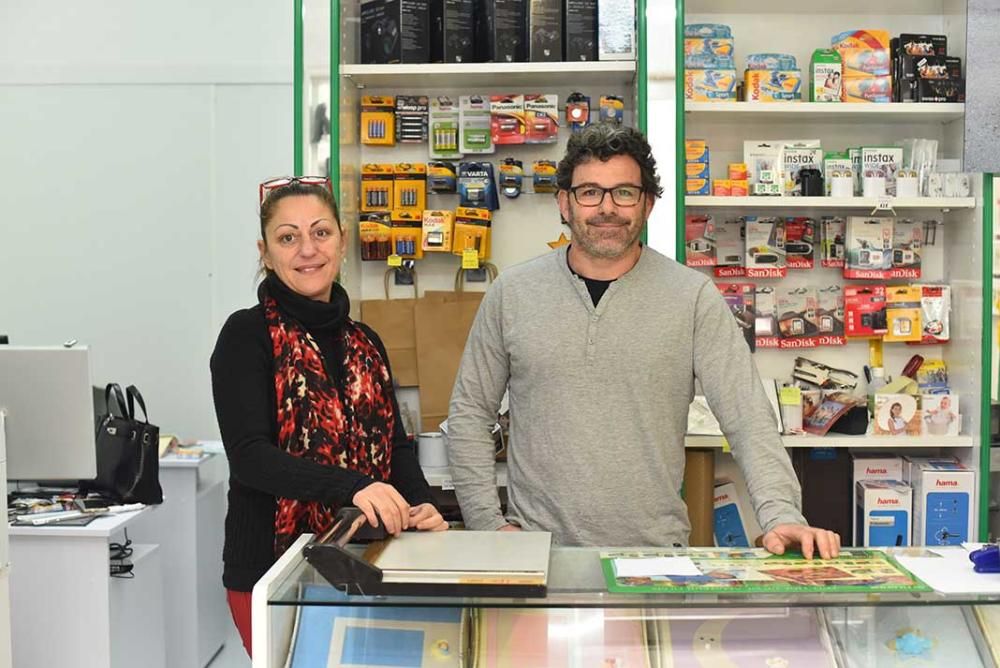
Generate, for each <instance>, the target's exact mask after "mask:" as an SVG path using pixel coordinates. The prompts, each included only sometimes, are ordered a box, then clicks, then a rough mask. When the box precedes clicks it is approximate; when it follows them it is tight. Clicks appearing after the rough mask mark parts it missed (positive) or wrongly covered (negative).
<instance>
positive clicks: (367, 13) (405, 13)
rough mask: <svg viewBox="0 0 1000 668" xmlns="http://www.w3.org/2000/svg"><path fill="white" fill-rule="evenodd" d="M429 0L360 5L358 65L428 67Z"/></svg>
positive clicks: (373, 0)
mask: <svg viewBox="0 0 1000 668" xmlns="http://www.w3.org/2000/svg"><path fill="white" fill-rule="evenodd" d="M430 44H431V21H430V0H365V1H364V2H362V3H361V62H362V64H365V65H382V64H386V63H428V62H430V58H431V49H430Z"/></svg>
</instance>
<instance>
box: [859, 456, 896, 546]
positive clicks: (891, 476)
mask: <svg viewBox="0 0 1000 668" xmlns="http://www.w3.org/2000/svg"><path fill="white" fill-rule="evenodd" d="M851 458H852V460H853V463H854V477H853V486H854V489H855V490H857V488H858V483H860V482H867V481H871V480H896V481H900V482H901V481H902V480H903V458H902V457H900V456H898V455H888V454H879V453H868V452H854V453H851ZM852 503H853V506H854V510H853V512H852V527H851V535H852V536H858V517H860V516H861V515H862V513H860V512H858V511H859V506H858V498H857V496H855V497H854V499H853V502H852ZM907 533H909V532H907Z"/></svg>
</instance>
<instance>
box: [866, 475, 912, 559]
mask: <svg viewBox="0 0 1000 668" xmlns="http://www.w3.org/2000/svg"><path fill="white" fill-rule="evenodd" d="M855 491H856V494H855V505H856V507H857V509H858V510H857V516H856V517H855V526H856V527H857V528H856V529H855V531H856V533H855V536H854V546H855V547H903V546H907V545H910V527H911V520H912V518H913V490H911V489H910V486H909V485H907V484H906V483H902V482H899V481H898V480H862V481H861V482H859V483H858V484H857V485H856V486H855Z"/></svg>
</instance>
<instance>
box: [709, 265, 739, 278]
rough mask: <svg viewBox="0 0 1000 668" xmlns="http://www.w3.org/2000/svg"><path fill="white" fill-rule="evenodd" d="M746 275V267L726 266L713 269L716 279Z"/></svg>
mask: <svg viewBox="0 0 1000 668" xmlns="http://www.w3.org/2000/svg"><path fill="white" fill-rule="evenodd" d="M746 275H747V269H746V267H737V266H728V267H716V268H715V276H716V278H737V277H740V276H746Z"/></svg>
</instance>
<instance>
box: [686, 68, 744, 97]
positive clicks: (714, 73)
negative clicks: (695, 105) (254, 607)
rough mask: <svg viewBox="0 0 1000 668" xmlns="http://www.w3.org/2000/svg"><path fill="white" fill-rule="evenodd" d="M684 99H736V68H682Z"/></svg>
mask: <svg viewBox="0 0 1000 668" xmlns="http://www.w3.org/2000/svg"><path fill="white" fill-rule="evenodd" d="M684 99H685V100H692V101H694V102H715V101H719V100H735V99H736V70H728V69H707V70H688V69H686V70H684Z"/></svg>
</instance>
